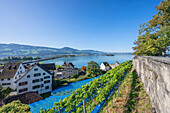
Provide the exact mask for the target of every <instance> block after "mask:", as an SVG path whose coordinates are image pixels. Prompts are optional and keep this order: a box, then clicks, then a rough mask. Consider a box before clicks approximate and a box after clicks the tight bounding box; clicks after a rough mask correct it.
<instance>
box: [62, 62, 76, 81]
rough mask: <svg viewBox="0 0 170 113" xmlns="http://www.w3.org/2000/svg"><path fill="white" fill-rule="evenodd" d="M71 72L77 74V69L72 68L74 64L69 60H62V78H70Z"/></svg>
mask: <svg viewBox="0 0 170 113" xmlns="http://www.w3.org/2000/svg"><path fill="white" fill-rule="evenodd" d="M73 74H77V75H78V69H77V68H74V65H73V64H72V63H71V62H68V63H66V62H64V64H63V65H62V78H64V79H65V78H72V75H73Z"/></svg>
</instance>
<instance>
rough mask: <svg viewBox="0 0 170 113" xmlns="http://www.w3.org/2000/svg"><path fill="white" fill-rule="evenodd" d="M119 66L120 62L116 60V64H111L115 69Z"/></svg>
mask: <svg viewBox="0 0 170 113" xmlns="http://www.w3.org/2000/svg"><path fill="white" fill-rule="evenodd" d="M117 66H119V63H118V62H117V61H116V62H115V63H114V64H110V67H111V68H112V69H114V68H115V67H117Z"/></svg>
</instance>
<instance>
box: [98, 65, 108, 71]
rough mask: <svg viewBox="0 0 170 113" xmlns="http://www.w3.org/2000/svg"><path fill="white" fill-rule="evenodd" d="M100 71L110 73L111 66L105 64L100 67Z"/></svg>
mask: <svg viewBox="0 0 170 113" xmlns="http://www.w3.org/2000/svg"><path fill="white" fill-rule="evenodd" d="M100 69H101V70H104V71H108V70H110V67H109V66H105V65H104V64H103V63H102V64H101V65H100Z"/></svg>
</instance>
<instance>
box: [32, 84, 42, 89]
mask: <svg viewBox="0 0 170 113" xmlns="http://www.w3.org/2000/svg"><path fill="white" fill-rule="evenodd" d="M37 88H40V85H36V86H33V87H32V89H37Z"/></svg>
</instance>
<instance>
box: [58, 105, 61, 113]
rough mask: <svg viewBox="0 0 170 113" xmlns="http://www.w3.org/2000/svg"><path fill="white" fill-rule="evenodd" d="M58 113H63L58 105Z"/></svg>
mask: <svg viewBox="0 0 170 113" xmlns="http://www.w3.org/2000/svg"><path fill="white" fill-rule="evenodd" d="M58 112H59V113H61V111H60V105H58Z"/></svg>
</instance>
